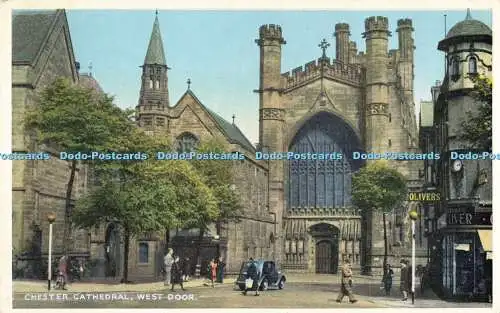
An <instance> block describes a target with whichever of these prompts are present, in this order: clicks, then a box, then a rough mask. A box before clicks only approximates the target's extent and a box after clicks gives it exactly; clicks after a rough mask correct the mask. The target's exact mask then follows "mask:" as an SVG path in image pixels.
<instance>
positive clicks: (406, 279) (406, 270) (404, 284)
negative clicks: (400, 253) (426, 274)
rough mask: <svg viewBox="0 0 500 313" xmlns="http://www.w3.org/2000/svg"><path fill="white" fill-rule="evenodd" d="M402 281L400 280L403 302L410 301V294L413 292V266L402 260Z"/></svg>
mask: <svg viewBox="0 0 500 313" xmlns="http://www.w3.org/2000/svg"><path fill="white" fill-rule="evenodd" d="M400 263H401V280H400V285H399V287H400V290H401V293H402V294H403V299H402V300H403V301H406V300H408V294H409V293H410V292H411V291H412V290H411V282H412V277H411V266H409V265H408V261H407V260H401V262H400Z"/></svg>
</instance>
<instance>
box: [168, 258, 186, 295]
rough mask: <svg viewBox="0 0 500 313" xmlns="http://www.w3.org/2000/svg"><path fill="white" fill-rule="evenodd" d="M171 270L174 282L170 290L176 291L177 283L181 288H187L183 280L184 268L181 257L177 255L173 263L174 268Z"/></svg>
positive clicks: (172, 281) (171, 281)
mask: <svg viewBox="0 0 500 313" xmlns="http://www.w3.org/2000/svg"><path fill="white" fill-rule="evenodd" d="M170 271H171V280H170V283H171V284H172V288H171V289H170V290H172V291H174V286H175V285H180V286H181V289H182V290H185V289H184V285H183V282H182V268H181V264H180V262H179V257H176V258H175V259H174V263H172V269H171V270H170Z"/></svg>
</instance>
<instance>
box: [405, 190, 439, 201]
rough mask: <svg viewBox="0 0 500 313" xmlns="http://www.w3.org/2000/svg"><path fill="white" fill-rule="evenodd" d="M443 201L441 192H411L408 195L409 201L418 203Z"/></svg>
mask: <svg viewBox="0 0 500 313" xmlns="http://www.w3.org/2000/svg"><path fill="white" fill-rule="evenodd" d="M440 200H441V194H440V193H439V192H410V193H409V194H408V201H417V202H436V201H440Z"/></svg>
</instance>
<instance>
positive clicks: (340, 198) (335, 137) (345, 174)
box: [287, 114, 362, 208]
mask: <svg viewBox="0 0 500 313" xmlns="http://www.w3.org/2000/svg"><path fill="white" fill-rule="evenodd" d="M289 151H293V152H296V153H309V152H310V153H334V152H338V153H342V155H343V157H342V159H340V160H317V159H316V160H314V159H307V160H291V161H290V162H288V165H289V167H288V177H289V179H288V180H289V181H288V185H287V186H288V188H287V189H288V190H287V195H288V206H289V208H297V207H346V206H350V205H351V204H352V202H351V175H352V174H353V172H355V171H357V169H359V167H360V163H359V162H358V161H353V160H352V152H353V151H359V152H362V150H361V149H360V144H359V140H358V139H357V136H356V135H355V133H354V132H353V130H352V129H351V128H350V126H348V125H347V124H345V122H343V121H342V120H340V119H339V118H336V117H332V116H330V115H327V114H320V115H317V116H315V117H313V118H312V119H311V120H309V122H308V123H306V124H305V125H304V126H303V128H302V129H301V130H300V131H299V132H298V133H297V135H296V137H295V140H294V141H293V142H292V144H291V147H290V149H289Z"/></svg>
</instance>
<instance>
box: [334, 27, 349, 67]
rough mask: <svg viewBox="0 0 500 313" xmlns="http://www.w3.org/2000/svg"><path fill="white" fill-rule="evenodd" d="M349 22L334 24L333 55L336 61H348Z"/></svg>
mask: <svg viewBox="0 0 500 313" xmlns="http://www.w3.org/2000/svg"><path fill="white" fill-rule="evenodd" d="M350 34H351V33H350V32H349V24H346V23H339V24H336V25H335V33H334V36H335V38H336V40H335V56H336V58H337V61H340V62H342V63H350V62H349V53H350V48H351V45H350V43H349V35H350Z"/></svg>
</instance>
